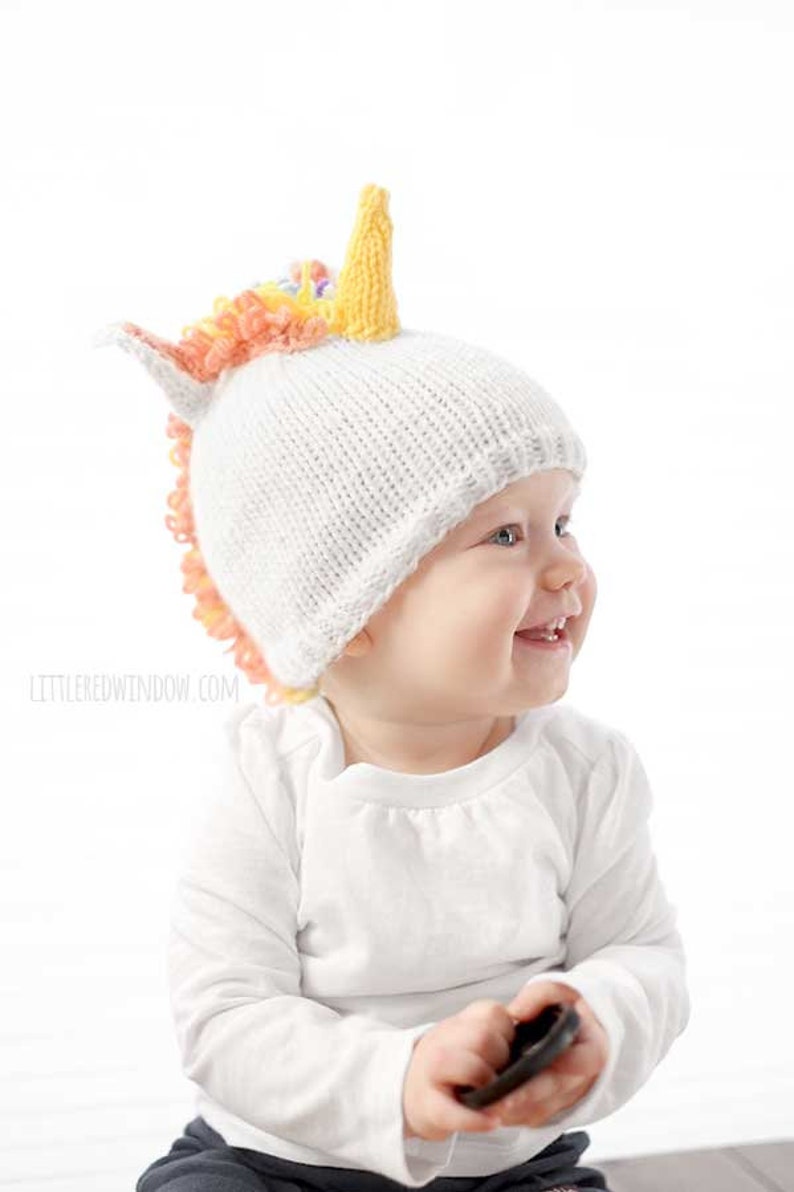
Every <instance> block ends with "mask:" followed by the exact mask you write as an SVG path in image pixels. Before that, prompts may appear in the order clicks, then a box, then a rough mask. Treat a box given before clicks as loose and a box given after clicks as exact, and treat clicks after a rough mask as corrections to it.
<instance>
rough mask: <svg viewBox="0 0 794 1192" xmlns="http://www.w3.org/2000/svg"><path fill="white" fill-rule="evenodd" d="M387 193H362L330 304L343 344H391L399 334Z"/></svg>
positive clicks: (377, 190) (370, 187)
mask: <svg viewBox="0 0 794 1192" xmlns="http://www.w3.org/2000/svg"><path fill="white" fill-rule="evenodd" d="M388 199H389V192H388V191H387V190H384V188H383V187H382V186H375V185H373V184H370V185H368V186H365V187H364V189H363V190H362V191H361V195H360V196H359V201H358V213H357V215H356V223H355V227H354V228H353V234H352V236H351V237H350V241H349V243H348V246H347V256H346V258H345V263H344V265H343V266H342V269H341V271H340V273H339V278H338V281H337V286H336V293H335V295H334V298H333V315H332V320H331V326H330V330H331V333H332V334H335V335H342V336H344V337H345V338H346V339H360V340H382V339H392V338H393V337H394V336H395V335H397V333H398V332H399V330H400V321H399V319H398V318H397V299H396V298H395V295H394V289H393V287H392V279H391V242H392V222H391V219H390V218H389V210H388Z"/></svg>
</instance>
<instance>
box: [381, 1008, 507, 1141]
mask: <svg viewBox="0 0 794 1192" xmlns="http://www.w3.org/2000/svg"><path fill="white" fill-rule="evenodd" d="M515 1032H516V1028H515V1024H514V1022H513V1019H512V1018H511V1016H510V1014H509V1013H508V1011H507V1008H506V1007H505V1006H503V1005H502V1003H501V1002H496V1001H493V1000H492V999H490V998H480V999H478V1000H477V1001H475V1002H470V1003H469V1005H468V1006H466V1007H465V1008H464V1009H463V1010H461V1011H460V1012H459V1013H458V1014H454V1015H453V1016H452V1017H451V1018H443V1019H442V1020H441V1022H437V1023H436V1024H435V1026H433V1027H431V1028H430V1030H429V1031H426V1032H425V1034H424V1035H421V1036H420V1038H419V1039H418V1040H417V1041H416V1042H415V1043H414V1049H413V1054H412V1056H411V1062H410V1064H409V1065H408V1071H407V1073H406V1076H405V1082H404V1086H403V1116H404V1125H403V1136H404V1137H405V1138H411V1137H412V1136H415V1137H418V1138H426V1139H429V1140H431V1141H434V1142H435V1141H441V1140H442V1139H444V1138H448V1137H449V1135H450V1134H453V1133H455V1132H456V1131H463V1130H467V1131H474V1132H479V1133H482V1132H483V1131H486V1130H493V1129H496V1128H498V1125H499V1123H498V1122H495V1121H493V1120H492V1119H491V1118H487V1117H485V1115H484V1111H483V1110H480V1109H468V1108H467V1107H466V1106H465V1105H463V1104H461V1102H460V1101H459V1100H458V1099H457V1096H456V1094H455V1088H456V1086H458V1085H471V1086H475V1087H479V1086H481V1085H485V1084H490V1082H491V1081H492V1080H494V1079H495V1077H496V1074H497V1072H498V1070H499V1069H500V1068H502V1067H503V1066H504V1065H505V1064H506V1063H507V1061H508V1059H509V1057H510V1044H511V1043H512V1041H513V1037H514V1036H515Z"/></svg>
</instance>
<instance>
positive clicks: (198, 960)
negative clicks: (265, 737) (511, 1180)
mask: <svg viewBox="0 0 794 1192" xmlns="http://www.w3.org/2000/svg"><path fill="white" fill-rule="evenodd" d="M226 728H227V743H226V746H225V748H224V753H223V756H222V760H221V766H220V774H219V776H218V779H217V786H213V791H212V795H211V797H210V798H209V799H208V800H207V802H206V805H205V807H204V812H203V817H202V818H201V821H200V823H199V826H198V828H194V830H193V832H192V834H191V840H190V844H189V846H188V849H187V850H186V861H185V863H184V864H183V866H182V868H181V870H180V874H179V877H178V879H177V882H176V887H175V890H174V895H173V904H172V913H171V930H170V936H169V943H168V979H169V991H170V1003H171V1013H172V1018H173V1022H174V1026H175V1030H176V1036H177V1040H178V1045H179V1050H180V1054H181V1059H182V1067H183V1070H184V1072H185V1074H186V1076H187V1077H188V1078H189V1079H190V1080H192V1081H194V1082H195V1083H196V1084H197V1085H199V1086H200V1087H201V1088H202V1089H203V1090H205V1091H206V1093H207V1094H208V1095H209V1096H210V1097H211V1098H213V1099H214V1100H215V1101H216V1102H218V1103H219V1104H220V1105H222V1106H223V1107H224V1108H225V1109H227V1110H229V1111H230V1112H231V1113H233V1114H235V1115H237V1116H238V1117H240V1118H242V1119H243V1120H244V1121H246V1122H248V1123H250V1124H251V1125H253V1126H254V1127H258V1128H260V1129H262V1130H264V1131H266V1132H267V1133H270V1134H273V1135H276V1136H278V1137H280V1138H284V1139H286V1140H289V1141H291V1142H294V1143H296V1144H298V1145H301V1146H306V1147H309V1148H313V1149H316V1150H318V1151H320V1152H322V1153H323V1154H324V1155H325V1156H328V1159H327V1163H328V1165H333V1166H341V1167H351V1168H358V1169H365V1170H369V1171H373V1172H376V1173H379V1174H380V1175H383V1176H386V1177H388V1178H389V1179H392V1180H395V1181H397V1182H398V1183H402V1184H404V1185H406V1186H408V1187H421V1186H423V1185H424V1184H426V1183H428V1182H429V1181H430V1180H431V1179H433V1178H435V1177H436V1176H437V1175H438V1174H439V1172H441V1171H443V1170H444V1168H445V1167H446V1166H447V1165H448V1163H449V1160H450V1157H451V1155H452V1151H453V1148H454V1145H455V1135H450V1137H449V1138H448V1139H444V1140H443V1141H440V1142H425V1144H424V1145H423V1147H422V1154H421V1155H420V1156H418V1155H412V1154H411V1153H410V1151H411V1149H412V1148H411V1147H409V1148H408V1150H406V1142H408V1141H410V1140H406V1139H404V1137H403V1129H404V1118H403V1107H402V1091H403V1084H404V1079H405V1075H406V1072H407V1069H408V1065H409V1062H410V1059H411V1053H412V1051H413V1046H414V1042H415V1040H416V1039H418V1037H419V1036H420V1035H421V1034H423V1033H424V1032H425V1031H426V1030H427V1029H428V1026H429V1024H427V1023H424V1024H422V1025H421V1026H418V1027H412V1028H397V1027H393V1026H391V1025H389V1024H385V1023H383V1022H381V1021H379V1020H376V1019H374V1018H371V1017H369V1016H367V1015H364V1014H350V1015H346V1016H344V1015H341V1014H339V1013H338V1012H336V1011H335V1010H333V1009H331V1008H330V1007H328V1006H325V1005H324V1004H322V1003H319V1002H317V1001H315V1000H314V999H312V998H307V997H303V996H302V995H301V965H300V958H299V955H298V950H297V944H296V934H297V912H298V899H299V884H298V877H297V872H296V866H295V863H294V860H291V859H290V852H291V848H292V846H291V844H290V843H289V841H288V838H287V834H286V833H283V834H282V836H281V839H279V826H278V825H280V826H282V827H283V825H285V824H288V823H289V822H290V816H291V817H292V819H293V821H294V809H291V802H290V800H289V798H288V795H287V792H286V791H283V790H282V788H281V785H280V783H281V779H280V770H279V767H278V764H277V758H276V757H275V755H274V762H275V764H270V765H268V764H267V759H265V765H264V770H263V765H262V759H263V749H262V746H261V731H259V732H257V731H253V732H252V731H250V729H249V728H247V727H246V724H245V722H244V720H243V719H242V718H240V719H238V721H237V722H236V723H233V722H229V724H227V726H226ZM264 752H265V754H266V753H267V752H268V751H267V750H265V751H264ZM252 771H255V772H256V774H255V783H254V784H252V782H251V781H250V780H249V776H250V774H251V772H252ZM254 787H255V788H256V789H254ZM268 809H271V815H272V822H271V816H269V814H268ZM273 809H275V810H273ZM289 809H291V810H289ZM273 823H276V824H277V826H276V827H275V828H274V826H273ZM293 855H294V854H293Z"/></svg>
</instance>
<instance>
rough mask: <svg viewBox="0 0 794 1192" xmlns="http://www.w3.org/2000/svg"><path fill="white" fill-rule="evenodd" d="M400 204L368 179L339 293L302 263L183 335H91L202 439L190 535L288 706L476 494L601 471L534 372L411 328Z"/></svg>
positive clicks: (114, 328) (219, 305)
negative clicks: (149, 383)
mask: <svg viewBox="0 0 794 1192" xmlns="http://www.w3.org/2000/svg"><path fill="white" fill-rule="evenodd" d="M387 199H388V192H387V191H385V190H383V189H382V188H378V187H375V186H367V187H365V188H364V190H363V191H362V193H361V198H360V202H359V211H358V218H357V222H356V227H355V230H354V234H353V237H352V238H351V242H350V245H349V248H348V255H347V259H346V262H345V266H344V268H343V270H342V271H341V273H340V274H339V278H338V283H337V285H336V286H334V284H333V281H332V280H331V277H329V275H328V271H327V270H326V269H325V267H324V266H322V265H321V263H320V262H316V261H315V262H308V261H306V262H304V263H303V265H302V268H301V269H300V274H301V277H302V284H301V285H300V287H298V285H297V283H296V282H294V281H292V282H291V281H290V280H289V279H287V278H283V279H281V281H280V282H278V283H276V282H268V283H266V284H265V285H261V286H258V287H256V288H253V289H249V290H246V291H244V292H243V294H241V295H238V297H237V299H235V300H234V301H233V302H229V301H228V300H227V299H225V298H222V299H217V300H216V303H215V316H214V318H213V319H211V320H204V321H203V322H202V323H199V324H197V325H195V326H194V327H192V328H188V329H186V333H185V334H184V338H183V339H182V341H181V342H180V344H176V345H175V344H170V343H168V342H167V341H164V340H161V339H159V338H158V337H156V336H153V335H151V333H149V332H146V331H143V329H141V328H140V327H138V326H136V325H135V324H131V323H117V324H111V325H110V326H109V327H107V328H104V329H103V330H102V331H101V332H100V333H99V334H98V335H97V336H96V337H95V339H94V343H95V344H97V345H99V344H104V343H111V342H112V343H117V344H119V346H121V347H123V348H125V349H126V350H128V351H131V352H133V353H134V354H135V355H137V356H138V357H139V359H140V360H141V361H142V363H143V364H144V365H145V366H146V368H147V369H148V370H149V371H150V372H151V373H152V375H153V376H154V377H155V378H156V379H157V380H158V382H159V383H160V385H161V387H162V388H163V389H164V390H165V393H166V396H167V398H168V401H169V404H170V406H171V408H172V410H173V411H174V413H175V415H176V416H177V417H176V418H175V419H173V420H172V421H173V423H174V425H175V426H176V427H177V429H181V430H182V431H183V433H184V434H185V436H186V437H187V439H188V441H189V446H190V451H189V511H190V514H191V517H189V518H188V528H189V530H190V532H189V533H187V534H185V535H184V536H183V538H182V539H180V540H185V541H189V542H190V543H191V545H192V547H193V552H192V556H193V559H194V560H195V559H196V558H197V556H198V555H199V554H200V556H201V558H202V560H203V565H204V567H205V569H206V573H207V574H208V576H209V577H210V578H211V581H212V584H214V585H215V588H216V589H217V592H216V596H217V593H220V597H221V598H222V601H223V602H224V603H225V605H226V608H227V609H228V610H230V611H231V614H232V615H233V618H234V620H235V621H236V623H237V624H236V628H237V630H238V636H239V631H240V627H242V629H243V630H244V632H245V635H246V636H247V639H248V640H249V643H254V644H255V646H256V648H257V649H258V651H259V654H260V655H261V659H260V664H261V663H264V665H260V672H259V678H258V681H264V682H268V683H269V685H270V687H271V688H272V689H275V690H276V691H277V692H278V694H280V695H281V697H282V698H289V697H290V696H292V699H291V700H290V702H296V699H300V698H310V697H311V696H312V695H314V694H316V692H317V690H318V689H317V687H316V686H315V684H316V683H317V681H318V679H319V677H320V676H321V675H322V674H323V672H324V671H325V669H326V667H327V666H329V665H330V664H331V663H332V662H333V661H335V660H336V659H337V658H339V657H340V656H341V655H342V653H343V652H344V647H345V645H346V644H347V643H348V642H349V641H350V640H351V639H352V638H353V637H354V636H355V635H356V634H357V633H358V631H359V630H360V629H361V628H362V627H363V626H364V625H365V624H366V623H367V621H368V620H369V619H370V618H371V617H372V615H373V614H374V613H375V612H377V610H378V609H380V608H381V607H382V606H383V605H384V604H385V602H386V601H387V600H388V599H389V597H390V595H391V594H392V592H394V590H395V588H397V586H398V585H399V584H401V583H402V582H403V581H404V580H405V579H407V577H408V576H409V575H411V573H412V572H413V571H414V570H415V569H416V567H417V566H418V564H419V562H420V561H421V559H422V558H423V556H424V555H426V554H427V552H428V551H430V550H432V548H433V547H434V546H435V545H436V544H437V543H439V542H440V541H441V539H442V538H443V537H444V536H445V535H446V534H447V533H448V532H449V531H450V530H451V529H452V528H453V527H454V526H456V525H457V524H458V523H459V522H461V521H463V520H464V519H465V518H466V517H467V516H468V515H469V513H470V512H471V510H472V509H473V508H474V506H475V505H477V504H479V503H480V502H481V501H484V500H486V499H487V498H488V497H490V496H491V495H493V494H494V493H496V492H498V491H499V490H501V489H502V488H504V487H505V485H507V484H510V483H512V482H513V481H516V480H518V479H520V478H521V477H526V476H529V475H531V474H532V473H534V472H539V471H544V470H547V469H550V468H567V469H569V470H570V471H571V472H572V473H573V474H574V475H575V476H576V478H577V479H578V478H580V477H581V476H582V474H583V472H584V470H585V467H586V465H587V459H586V455H585V449H584V446H583V444H582V442H581V441H580V439H579V437H578V436H577V435H576V433H575V431H574V430H573V428H572V427H571V426H570V424H569V422H568V421H567V419H566V417H565V415H564V414H563V412H562V410H561V409H560V407H559V406H558V405H557V403H556V402H555V401H553V400H552V398H551V397H549V396H548V394H547V393H546V392H545V391H544V390H543V389H542V388H541V387H540V386H539V385H538V384H537V383H536V382H535V381H533V380H532V379H531V378H530V377H529V376H527V374H526V373H525V372H523V371H522V370H521V369H519V368H517V367H516V366H514V365H513V364H510V363H509V362H507V361H506V360H504V359H502V358H501V357H499V356H497V355H495V354H493V353H492V352H489V351H487V350H485V349H483V348H480V347H476V346H474V345H472V344H469V343H464V342H462V341H460V340H457V339H453V338H451V337H449V336H444V335H436V334H432V333H429V332H423V331H416V330H408V329H400V325H399V322H398V321H397V315H396V302H395V300H394V294H393V290H392V286H391V221H390V219H389V215H388V209H387ZM312 273H313V275H314V284H312V278H311V276H310V275H311V274H312ZM333 276H334V275H332V277H333ZM294 277H295V272H293V278H294ZM170 433H172V434H174V435H175V436H176V431H174V430H172V431H171V432H170ZM175 462H176V461H175ZM184 495H185V500H186V501H187V499H188V494H187V493H186V494H184ZM171 528H173V527H171ZM183 568H184V565H183ZM186 574H187V572H186ZM227 620H230V618H227ZM205 623H206V621H205ZM232 624H233V622H232ZM207 627H208V629H210V632H212V627H211V626H210V625H209V624H208V625H207ZM215 636H221V634H218V633H216V634H215ZM225 636H232V632H231V629H229V631H228V632H226V633H225ZM307 689H308V690H307Z"/></svg>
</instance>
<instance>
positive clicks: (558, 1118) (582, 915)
mask: <svg viewBox="0 0 794 1192" xmlns="http://www.w3.org/2000/svg"><path fill="white" fill-rule="evenodd" d="M581 798H582V802H581V805H580V809H579V829H578V833H577V843H576V851H575V857H574V865H573V872H572V875H571V880H570V882H569V884H568V888H567V890H566V893H565V903H566V908H567V913H568V930H567V938H566V943H567V955H566V962H565V964H566V967H565V968H564V969H550V970H548V971H547V972H544V973H538V974H536V975H535V976H534V977H532V978H531V979H530V980H529V981H528V982H527V983H526V984H527V985H532V984H533V983H536V982H540V981H558V982H561V983H562V984H566V985H570V986H572V987H573V988H574V989H577V990H578V991H579V993H580V994H581V995H582V997H583V998H585V1000H586V1001H587V1003H588V1004H589V1006H590V1008H591V1009H592V1010H593V1012H594V1013H595V1015H596V1017H597V1018H598V1020H599V1021H600V1022H601V1024H602V1026H603V1027H604V1029H605V1030H606V1032H607V1035H608V1038H609V1055H608V1058H607V1062H606V1065H605V1067H604V1069H603V1070H602V1071H601V1073H600V1075H599V1076H598V1079H597V1080H596V1082H595V1083H594V1084H593V1086H592V1088H591V1089H590V1091H589V1092H588V1093H587V1095H586V1096H585V1097H584V1098H583V1099H582V1100H580V1101H579V1102H577V1104H576V1105H574V1106H572V1107H571V1108H570V1109H566V1110H564V1111H563V1112H561V1113H558V1114H556V1115H555V1116H554V1117H551V1118H549V1119H548V1121H547V1122H546V1123H545V1125H555V1126H559V1128H560V1130H569V1129H572V1128H573V1127H575V1126H585V1125H588V1124H589V1123H590V1122H594V1121H598V1119H600V1118H604V1117H607V1115H608V1114H610V1113H613V1112H614V1111H615V1110H616V1109H618V1108H619V1107H620V1106H621V1105H623V1104H625V1103H626V1102H627V1101H628V1100H629V1099H630V1098H631V1097H632V1096H633V1095H634V1094H635V1093H636V1092H637V1091H638V1089H640V1088H641V1087H642V1085H643V1084H645V1082H646V1081H647V1080H648V1078H649V1077H650V1075H651V1073H652V1072H653V1070H654V1068H655V1067H656V1065H657V1064H658V1063H659V1062H660V1060H661V1059H663V1057H664V1056H665V1055H666V1054H667V1052H668V1050H669V1049H670V1047H671V1045H672V1043H673V1042H674V1040H675V1039H676V1037H677V1036H678V1035H680V1033H681V1032H682V1031H683V1029H684V1027H685V1026H686V1024H687V1022H688V1020H689V1012H690V1005H689V995H688V992H687V988H686V978H685V958H684V951H683V946H682V942H681V937H680V935H679V933H678V931H677V929H676V926H675V922H676V914H675V910H674V909H673V907H671V905H670V904H669V902H668V901H667V897H666V895H665V892H664V887H663V886H662V883H661V880H660V878H659V875H658V872H657V865H656V859H655V857H654V854H653V847H652V843H651V837H650V832H649V828H648V818H649V816H650V813H651V811H652V806H653V797H652V794H651V790H650V787H649V783H648V778H647V775H646V772H645V769H644V767H643V765H642V762H641V761H640V759H639V757H638V755H637V752H636V750H635V749H634V746H633V745H632V744H631V743H630V742H629V741H628V740H627V738H626V737H625V736H623V734H622V733H619V732H617V731H616V730H614V729H613V730H612V738H611V740H610V742H609V745H608V747H607V748H606V750H605V752H604V754H603V755H602V756H601V757H600V758H599V760H598V762H597V763H596V765H595V766H594V768H593V771H592V773H591V776H590V779H589V781H588V783H587V786H586V788H585V789H584V790H583V791H582V794H581Z"/></svg>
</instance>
